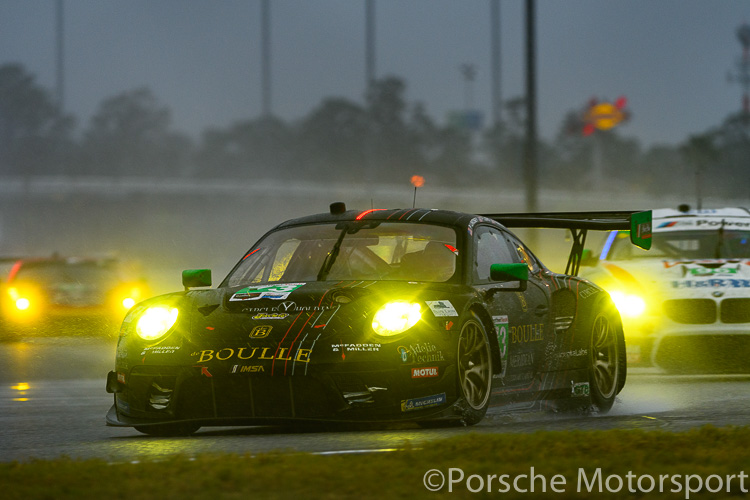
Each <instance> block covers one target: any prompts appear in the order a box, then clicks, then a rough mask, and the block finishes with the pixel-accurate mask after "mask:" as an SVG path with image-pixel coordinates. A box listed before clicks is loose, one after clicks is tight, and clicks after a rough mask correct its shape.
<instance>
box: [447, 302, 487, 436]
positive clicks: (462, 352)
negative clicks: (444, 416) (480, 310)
mask: <svg viewBox="0 0 750 500" xmlns="http://www.w3.org/2000/svg"><path fill="white" fill-rule="evenodd" d="M456 359H457V360H458V387H459V390H460V394H461V396H462V397H463V400H464V403H465V404H464V408H463V409H462V417H463V422H464V423H465V424H466V425H474V424H477V423H479V422H480V421H481V420H482V419H483V418H484V415H485V414H486V413H487V407H488V406H489V403H490V393H491V392H492V355H491V353H490V343H489V340H488V339H487V332H486V330H485V328H484V325H483V324H482V321H481V320H480V319H479V318H478V317H477V316H476V314H474V313H470V315H469V317H468V318H467V319H466V321H464V323H463V325H462V326H461V334H460V336H459V338H458V353H457V357H456Z"/></svg>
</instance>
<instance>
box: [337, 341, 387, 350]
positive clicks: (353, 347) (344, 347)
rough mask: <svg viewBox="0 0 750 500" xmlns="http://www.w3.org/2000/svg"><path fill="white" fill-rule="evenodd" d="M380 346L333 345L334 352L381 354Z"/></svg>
mask: <svg viewBox="0 0 750 500" xmlns="http://www.w3.org/2000/svg"><path fill="white" fill-rule="evenodd" d="M380 347H381V345H380V344H344V343H341V344H331V350H332V351H333V352H380Z"/></svg>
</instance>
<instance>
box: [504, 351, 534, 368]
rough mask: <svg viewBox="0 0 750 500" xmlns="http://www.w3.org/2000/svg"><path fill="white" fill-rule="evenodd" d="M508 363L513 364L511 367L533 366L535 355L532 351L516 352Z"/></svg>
mask: <svg viewBox="0 0 750 500" xmlns="http://www.w3.org/2000/svg"><path fill="white" fill-rule="evenodd" d="M508 364H509V365H510V366H511V368H521V367H523V366H532V365H533V364H534V355H533V354H532V353H530V352H527V353H523V354H514V355H513V356H511V357H510V360H509V362H508Z"/></svg>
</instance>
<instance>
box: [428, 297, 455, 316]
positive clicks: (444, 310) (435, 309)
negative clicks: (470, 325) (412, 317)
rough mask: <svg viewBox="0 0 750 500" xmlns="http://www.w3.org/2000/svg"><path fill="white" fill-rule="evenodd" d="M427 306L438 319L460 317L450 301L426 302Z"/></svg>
mask: <svg viewBox="0 0 750 500" xmlns="http://www.w3.org/2000/svg"><path fill="white" fill-rule="evenodd" d="M425 304H427V306H428V307H429V308H430V309H431V310H432V314H434V315H435V316H436V317H442V316H458V313H457V312H456V309H455V308H454V307H453V304H451V301H450V300H426V301H425Z"/></svg>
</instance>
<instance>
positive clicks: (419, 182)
mask: <svg viewBox="0 0 750 500" xmlns="http://www.w3.org/2000/svg"><path fill="white" fill-rule="evenodd" d="M411 183H412V184H413V185H414V202H413V203H412V206H411V208H416V207H417V188H421V187H422V186H424V177H422V176H421V175H412V176H411Z"/></svg>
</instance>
